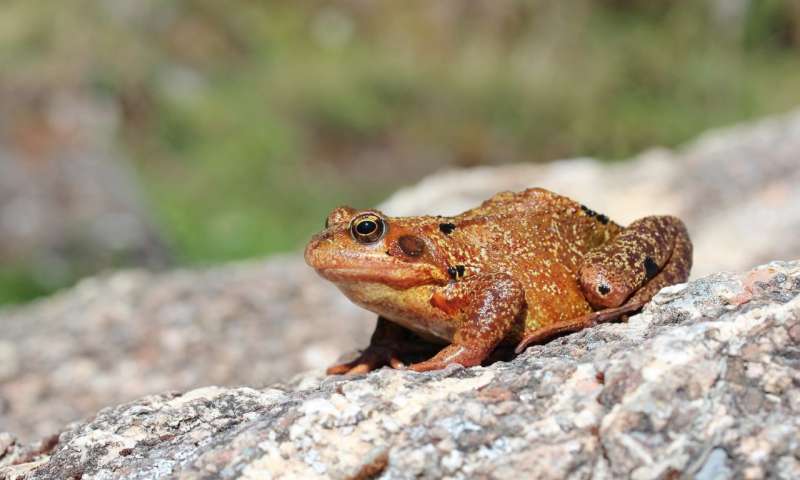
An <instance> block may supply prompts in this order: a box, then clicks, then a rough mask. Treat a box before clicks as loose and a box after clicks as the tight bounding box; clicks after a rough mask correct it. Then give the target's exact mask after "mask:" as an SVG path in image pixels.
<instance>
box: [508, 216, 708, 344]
mask: <svg viewBox="0 0 800 480" xmlns="http://www.w3.org/2000/svg"><path fill="white" fill-rule="evenodd" d="M691 266H692V243H691V241H690V240H689V235H688V233H687V232H686V227H685V226H684V225H683V222H681V221H680V220H679V219H677V218H675V217H645V218H643V219H641V220H637V221H635V222H633V223H632V224H631V225H630V226H629V227H627V228H626V229H624V230H623V231H622V232H621V233H620V234H619V235H618V236H617V238H615V239H614V240H613V241H612V242H610V243H608V244H607V245H604V246H602V247H600V248H598V249H597V250H594V251H592V252H590V253H589V254H588V255H587V256H586V258H585V259H584V264H583V266H582V267H581V273H580V283H581V288H582V290H583V292H584V295H585V296H586V299H587V300H588V301H589V303H590V304H591V305H592V307H594V308H596V309H599V310H597V311H595V312H592V313H589V314H587V315H584V316H582V317H578V318H575V319H573V320H570V321H567V322H564V323H559V324H555V325H552V326H551V327H548V328H545V329H541V330H537V331H534V332H532V333H531V334H529V335H527V336H526V337H525V338H523V340H522V341H521V342H520V343H519V345H517V348H516V349H515V351H516V352H517V353H520V352H522V351H523V350H525V347H527V346H528V345H530V344H532V343H540V342H544V341H546V340H549V339H551V338H553V337H556V336H558V335H562V334H565V333H571V332H577V331H579V330H582V329H584V328H587V327H591V326H593V325H596V324H598V323H603V322H609V321H614V320H617V319H619V318H620V317H622V316H624V315H628V314H631V313H634V312H636V311H638V310H640V309H641V308H642V307H643V306H644V305H645V304H646V303H647V302H648V301H650V299H651V298H652V297H653V296H654V295H655V294H656V293H658V291H659V290H661V289H662V288H664V287H666V286H668V285H674V284H676V283H681V282H685V281H686V280H687V279H688V277H689V270H690V269H691Z"/></svg>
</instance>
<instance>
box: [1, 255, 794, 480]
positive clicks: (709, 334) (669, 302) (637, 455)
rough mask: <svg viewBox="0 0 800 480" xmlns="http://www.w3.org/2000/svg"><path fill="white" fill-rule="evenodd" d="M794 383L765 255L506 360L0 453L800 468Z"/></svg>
mask: <svg viewBox="0 0 800 480" xmlns="http://www.w3.org/2000/svg"><path fill="white" fill-rule="evenodd" d="M798 387H800V262H785V263H781V262H775V263H771V264H769V265H765V266H762V267H759V268H757V269H755V270H752V271H750V272H748V273H745V274H742V275H732V274H717V275H712V276H710V277H707V278H704V279H701V280H697V281H694V282H691V283H689V284H688V285H679V286H675V287H670V288H668V289H665V290H663V291H662V292H661V293H660V294H659V295H658V296H657V297H656V298H655V300H654V301H653V302H652V303H651V304H650V305H649V306H648V307H647V308H646V310H645V311H644V312H643V313H642V314H640V315H637V316H634V317H632V318H631V319H630V321H629V322H628V323H626V324H606V325H601V326H598V327H595V328H592V329H588V330H584V331H582V332H579V333H576V334H573V335H569V336H567V337H562V338H561V339H558V340H556V341H553V342H550V343H548V344H546V345H542V346H535V347H532V348H530V349H529V350H528V351H527V352H526V353H525V354H523V355H522V356H520V357H518V358H517V359H515V360H513V361H511V362H509V363H502V362H498V363H495V364H493V365H490V366H488V367H478V368H470V369H464V368H461V367H454V368H449V369H447V370H444V371H440V372H433V373H426V374H416V373H411V372H405V371H395V370H389V369H383V370H380V371H378V372H374V373H372V374H370V375H367V376H362V377H360V378H353V379H343V378H323V377H321V376H319V375H318V374H315V373H311V374H306V375H302V376H299V377H297V378H295V379H294V380H293V381H291V382H289V383H286V384H278V385H274V386H272V387H270V388H264V389H253V388H232V389H226V388H220V387H205V388H201V389H197V390H193V391H190V392H186V393H184V394H177V393H175V394H163V395H156V396H150V397H146V398H144V399H142V400H139V401H135V402H132V403H128V404H124V405H121V406H118V407H112V408H107V409H104V410H102V411H100V412H99V413H98V414H97V415H96V416H95V417H94V418H93V419H91V420H90V421H88V422H86V423H83V424H78V425H75V426H73V427H72V428H69V429H68V430H66V431H64V432H63V433H62V434H61V435H60V437H59V438H58V439H57V440H56V439H53V440H50V441H49V442H45V443H44V444H38V445H35V446H33V447H21V446H18V445H16V444H15V443H13V440H12V439H9V438H7V437H5V438H4V437H2V436H0V451H3V450H5V451H6V453H5V456H3V457H2V460H0V463H4V464H5V465H6V467H5V475H6V477H7V478H9V479H15V478H36V479H63V478H83V479H90V478H91V479H95V478H96V479H115V478H167V477H170V478H187V479H188V478H212V477H213V478H252V479H255V478H318V477H331V478H371V477H373V476H377V477H379V478H386V479H390V478H418V477H422V478H442V477H445V478H542V479H544V478H554V479H555V478H565V477H567V476H569V477H570V478H635V479H655V478H699V479H712V478H730V477H737V478H786V479H789V478H800V388H798ZM3 445H5V448H3ZM0 455H2V453H0ZM15 463H16V464H15ZM0 476H2V475H0Z"/></svg>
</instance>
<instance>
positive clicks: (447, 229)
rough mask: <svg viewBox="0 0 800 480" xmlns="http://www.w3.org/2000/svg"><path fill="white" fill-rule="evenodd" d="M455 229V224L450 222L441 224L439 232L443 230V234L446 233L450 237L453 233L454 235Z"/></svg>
mask: <svg viewBox="0 0 800 480" xmlns="http://www.w3.org/2000/svg"><path fill="white" fill-rule="evenodd" d="M455 229H456V226H455V224H453V223H450V222H447V223H440V224H439V230H441V231H442V233H444V234H445V235H450V234H451V233H453V230H455Z"/></svg>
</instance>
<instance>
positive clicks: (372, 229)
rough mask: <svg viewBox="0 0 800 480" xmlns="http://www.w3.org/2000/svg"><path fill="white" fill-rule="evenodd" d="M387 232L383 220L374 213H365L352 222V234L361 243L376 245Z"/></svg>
mask: <svg viewBox="0 0 800 480" xmlns="http://www.w3.org/2000/svg"><path fill="white" fill-rule="evenodd" d="M385 232H386V224H385V223H384V222H383V219H382V218H381V217H379V216H378V215H375V214H374V213H365V214H363V215H359V216H358V217H356V218H354V219H353V221H352V222H350V234H351V235H353V238H354V239H356V240H357V241H359V242H361V243H375V242H377V241H378V240H380V239H381V237H383V234H384V233H385Z"/></svg>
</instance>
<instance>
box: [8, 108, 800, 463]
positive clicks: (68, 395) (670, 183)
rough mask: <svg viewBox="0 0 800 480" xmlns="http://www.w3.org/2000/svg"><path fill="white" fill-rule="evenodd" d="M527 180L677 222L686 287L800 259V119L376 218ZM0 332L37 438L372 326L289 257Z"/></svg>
mask: <svg viewBox="0 0 800 480" xmlns="http://www.w3.org/2000/svg"><path fill="white" fill-rule="evenodd" d="M531 185H540V186H545V187H548V188H552V189H554V190H556V191H559V192H562V193H565V194H568V195H571V196H574V197H575V198H577V199H580V200H581V201H583V202H584V203H586V204H587V205H590V206H591V207H592V208H595V209H597V210H602V211H604V213H607V214H609V215H611V216H613V217H614V218H616V219H619V220H620V221H623V222H624V221H629V220H632V219H634V218H636V217H639V216H643V215H647V214H651V213H677V214H678V215H681V216H682V217H684V218H686V220H687V222H688V223H689V227H690V230H691V234H692V237H693V239H694V242H695V245H696V253H695V263H696V268H695V278H696V277H697V276H699V275H703V274H708V273H711V272H716V271H721V270H731V271H743V270H745V269H748V268H750V267H752V266H753V265H758V264H760V263H763V262H765V261H769V260H773V259H793V258H800V236H798V235H797V232H798V231H800V111H797V112H794V113H791V114H788V115H784V116H781V117H776V118H772V119H768V120H763V121H759V122H756V123H753V124H749V125H743V126H740V127H735V128H731V129H725V130H720V131H717V132H711V133H709V134H707V135H704V136H703V137H702V138H700V139H699V140H698V141H697V142H695V143H693V144H690V145H688V146H686V147H685V148H683V149H681V150H679V151H676V152H669V151H664V150H659V151H653V152H650V153H646V154H644V155H642V156H640V157H638V158H635V159H632V160H631V161H630V162H627V163H620V164H611V165H608V164H603V163H600V162H597V161H594V160H590V159H577V160H566V161H562V162H556V163H553V164H550V165H519V166H510V167H499V168H494V169H474V170H467V171H460V172H450V173H443V174H440V175H436V176H433V177H431V178H429V179H426V180H424V181H422V182H421V183H420V184H419V185H418V186H416V187H414V188H411V189H408V190H405V191H402V192H400V193H398V194H397V195H395V196H393V197H392V198H391V199H390V200H389V201H388V202H387V203H386V204H385V205H384V209H385V210H386V211H387V212H390V213H395V214H408V213H415V212H426V213H428V212H434V211H439V212H446V211H449V212H457V211H460V210H462V209H464V208H468V207H471V206H473V205H475V204H476V203H478V202H480V201H481V200H483V199H485V198H486V197H488V196H490V195H492V194H494V193H496V192H497V191H499V190H508V189H510V190H517V189H522V188H525V187H527V186H531ZM0 325H2V326H3V332H2V335H0V431H9V432H13V433H14V434H15V435H17V437H18V438H20V439H21V440H23V441H32V440H35V439H40V438H46V437H47V436H48V435H51V434H53V433H55V432H57V431H58V430H59V429H60V428H61V427H62V426H63V425H65V424H66V423H67V422H70V421H75V420H79V419H81V418H84V417H86V416H89V415H92V414H93V413H95V412H96V411H97V410H99V409H100V408H102V407H106V406H109V405H115V404H119V403H122V402H126V401H130V400H133V399H135V398H138V397H141V396H144V395H148V394H154V393H159V392H162V391H165V390H169V389H173V390H179V391H185V390H188V389H192V388H196V387H200V386H204V385H209V384H217V385H222V386H236V385H248V386H251V387H259V386H263V385H267V384H270V383H273V382H276V381H279V380H281V379H284V378H289V377H290V376H292V375H294V374H297V373H299V372H302V371H305V370H307V369H309V368H321V367H324V366H326V365H327V364H329V363H331V362H332V361H333V360H334V359H335V358H336V357H337V356H338V355H339V354H341V353H343V352H347V351H350V350H353V349H355V348H358V347H362V346H364V345H365V343H366V340H367V338H368V335H369V333H370V330H371V329H372V326H373V320H372V315H370V314H368V313H366V312H364V311H362V310H359V309H358V308H356V307H354V306H352V305H350V304H349V303H348V302H347V300H346V299H344V297H343V296H342V295H341V294H340V293H339V292H338V291H337V290H336V289H335V288H333V287H332V286H331V285H329V284H327V283H326V282H325V281H323V280H321V279H320V278H318V277H317V276H316V275H315V274H314V273H313V272H312V271H310V269H308V268H307V267H306V266H305V265H304V264H303V262H302V259H300V258H299V256H296V255H290V256H286V257H281V258H277V259H270V260H267V261H254V262H247V263H242V264H237V265H231V266H225V267H217V268H213V269H207V270H202V271H175V272H170V273H165V274H151V273H145V272H141V271H134V272H121V273H117V274H113V275H108V276H103V277H98V278H94V279H89V280H86V281H84V282H82V283H81V284H80V285H78V286H77V287H76V288H74V289H70V290H68V291H65V292H63V293H61V294H59V295H56V296H54V297H52V298H49V299H46V300H43V301H41V302H37V303H36V304H34V305H31V306H26V307H22V308H15V309H12V310H6V311H3V312H0ZM715 458H716V457H715Z"/></svg>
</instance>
